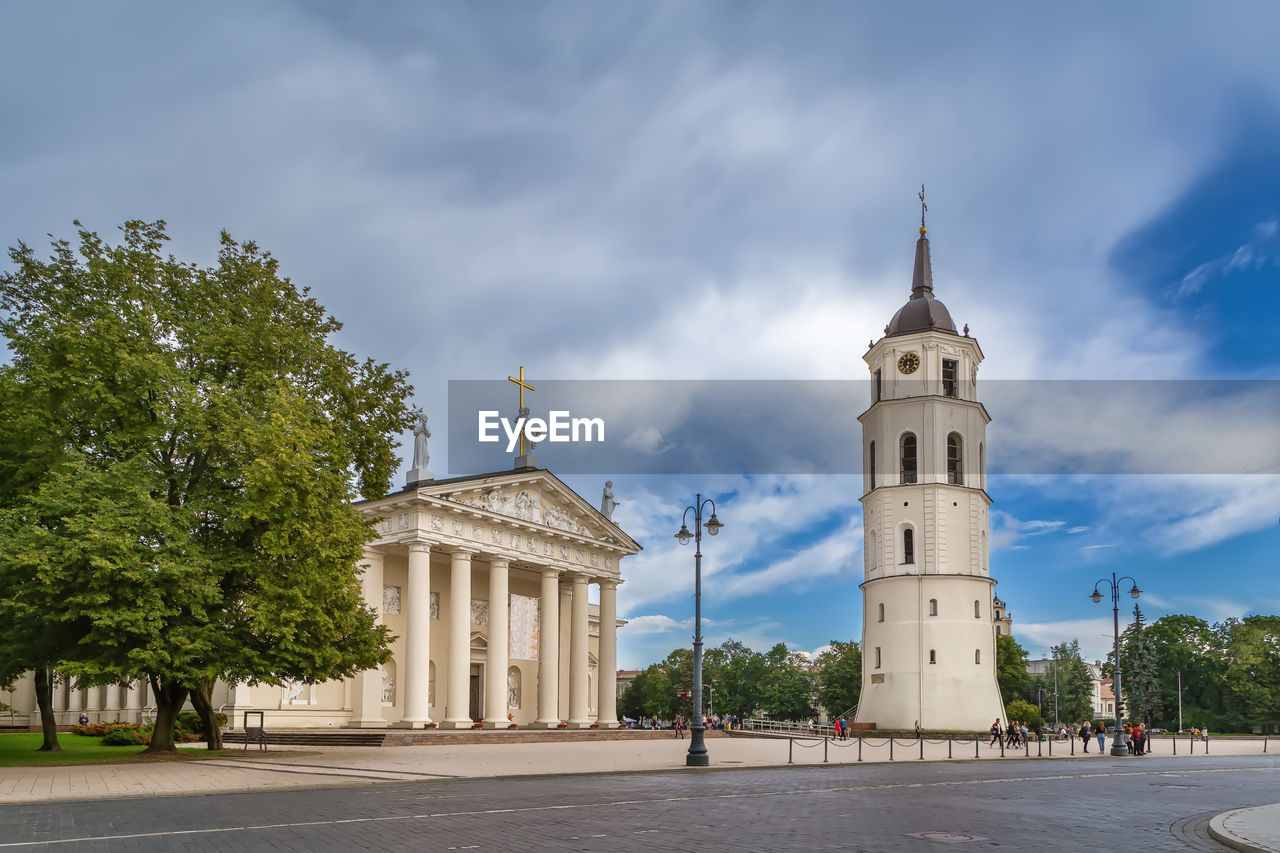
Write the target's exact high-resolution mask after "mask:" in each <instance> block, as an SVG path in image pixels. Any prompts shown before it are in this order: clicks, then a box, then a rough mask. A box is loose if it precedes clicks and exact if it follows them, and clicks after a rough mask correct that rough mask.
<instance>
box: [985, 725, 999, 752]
mask: <svg viewBox="0 0 1280 853" xmlns="http://www.w3.org/2000/svg"><path fill="white" fill-rule="evenodd" d="M1000 734H1001V732H1000V718H999V717H996V721H995V722H994V723H992V724H991V743H989V744H987V749H990V748H991V747H993V746H995V745H996V744H998V743H999V742H1000Z"/></svg>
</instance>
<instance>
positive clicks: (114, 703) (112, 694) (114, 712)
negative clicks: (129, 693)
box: [103, 684, 120, 722]
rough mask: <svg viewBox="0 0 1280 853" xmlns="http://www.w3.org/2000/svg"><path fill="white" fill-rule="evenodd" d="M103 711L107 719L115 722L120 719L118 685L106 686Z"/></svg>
mask: <svg viewBox="0 0 1280 853" xmlns="http://www.w3.org/2000/svg"><path fill="white" fill-rule="evenodd" d="M103 710H105V711H106V712H107V719H108V720H109V721H111V722H116V721H118V720H119V719H120V685H119V684H108V685H107V696H106V701H105V702H103Z"/></svg>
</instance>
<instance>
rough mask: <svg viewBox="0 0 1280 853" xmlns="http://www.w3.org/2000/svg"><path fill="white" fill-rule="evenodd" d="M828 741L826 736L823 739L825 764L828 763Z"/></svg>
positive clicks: (823, 760)
mask: <svg viewBox="0 0 1280 853" xmlns="http://www.w3.org/2000/svg"><path fill="white" fill-rule="evenodd" d="M827 741H828V739H827V738H825V737H824V738H823V739H822V763H823V764H826V763H827Z"/></svg>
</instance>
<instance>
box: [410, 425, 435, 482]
mask: <svg viewBox="0 0 1280 853" xmlns="http://www.w3.org/2000/svg"><path fill="white" fill-rule="evenodd" d="M428 438H431V430H430V429H428V428H427V416H426V415H418V425H417V426H416V427H414V429H413V467H414V470H418V469H421V470H424V471H425V470H426V468H427V465H428V464H429V463H430V462H431V454H430V453H428V452H427V439H428Z"/></svg>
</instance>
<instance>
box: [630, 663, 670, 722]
mask: <svg viewBox="0 0 1280 853" xmlns="http://www.w3.org/2000/svg"><path fill="white" fill-rule="evenodd" d="M621 705H622V708H623V713H624V714H626V715H627V716H629V717H632V718H633V719H636V720H639V721H640V722H641V723H643V722H644V721H645V720H648V719H651V718H653V717H658V718H659V719H662V720H668V719H671V717H673V716H675V710H674V708H675V688H674V687H672V685H671V679H670V677H669V676H668V674H667V672H666V669H665V668H664V667H663V666H662V665H661V664H656V663H655V664H650V665H649V666H648V667H647V668H646V669H645V670H644V671H643V672H641V673H639V674H638V675H636V677H635V679H634V680H633V681H632V682H631V684H629V685H628V686H627V689H626V690H625V691H624V692H623V694H622V702H621Z"/></svg>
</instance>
